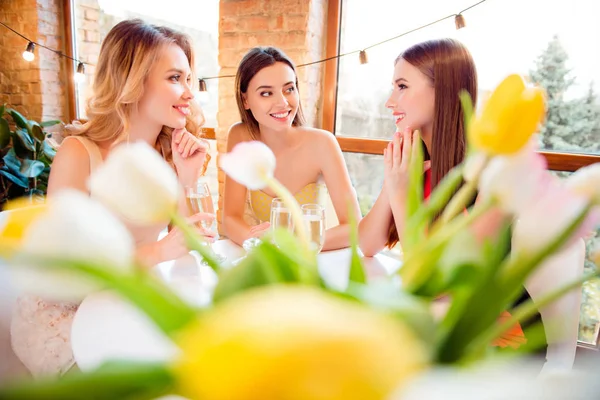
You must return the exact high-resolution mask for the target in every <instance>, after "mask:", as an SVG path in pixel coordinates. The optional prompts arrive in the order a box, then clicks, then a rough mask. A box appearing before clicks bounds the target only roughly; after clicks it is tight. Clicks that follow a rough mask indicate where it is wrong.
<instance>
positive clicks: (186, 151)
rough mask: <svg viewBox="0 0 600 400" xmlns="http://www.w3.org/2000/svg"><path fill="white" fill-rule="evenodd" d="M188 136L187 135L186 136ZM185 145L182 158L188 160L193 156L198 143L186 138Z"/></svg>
mask: <svg viewBox="0 0 600 400" xmlns="http://www.w3.org/2000/svg"><path fill="white" fill-rule="evenodd" d="M186 136H187V135H186ZM185 141H186V143H185V145H184V146H183V151H182V152H181V156H182V157H183V158H188V156H190V155H191V154H192V149H193V147H194V146H195V145H196V142H195V141H194V140H193V139H191V138H190V137H189V136H187V137H186V138H185Z"/></svg>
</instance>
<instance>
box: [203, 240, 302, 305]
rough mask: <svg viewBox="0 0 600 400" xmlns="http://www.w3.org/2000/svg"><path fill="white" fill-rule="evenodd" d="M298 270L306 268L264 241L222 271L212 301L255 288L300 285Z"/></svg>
mask: <svg viewBox="0 0 600 400" xmlns="http://www.w3.org/2000/svg"><path fill="white" fill-rule="evenodd" d="M301 268H306V266H304V265H298V264H297V263H296V262H295V260H293V259H291V258H289V257H288V256H287V255H286V254H285V253H284V252H282V251H281V250H280V249H278V248H277V247H276V246H275V245H273V244H271V243H270V242H267V241H264V242H263V243H262V244H261V245H260V246H258V247H256V248H254V249H253V250H252V252H251V253H250V254H248V255H247V256H246V257H245V258H244V259H243V260H242V261H241V262H240V263H239V264H237V265H235V266H233V267H231V268H229V269H223V270H221V273H220V274H219V282H218V283H217V287H216V288H215V290H214V293H213V302H214V303H218V302H220V301H222V300H224V299H226V298H228V297H231V296H234V295H235V294H237V293H240V292H242V291H245V290H248V289H251V288H254V287H258V286H264V285H271V284H279V283H286V282H287V283H292V282H299V281H300V278H299V276H300V269H301Z"/></svg>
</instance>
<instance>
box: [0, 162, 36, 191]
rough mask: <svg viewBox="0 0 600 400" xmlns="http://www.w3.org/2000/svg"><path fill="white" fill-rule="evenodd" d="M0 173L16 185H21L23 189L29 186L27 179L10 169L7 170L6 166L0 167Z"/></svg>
mask: <svg viewBox="0 0 600 400" xmlns="http://www.w3.org/2000/svg"><path fill="white" fill-rule="evenodd" d="M0 175H2V176H4V177H5V178H6V179H8V180H9V181H11V182H12V183H14V184H15V185H17V186H20V187H22V188H23V189H27V188H29V182H27V179H24V178H23V177H21V176H18V175H15V174H13V173H11V172H10V171H8V168H7V167H6V166H4V167H2V168H0Z"/></svg>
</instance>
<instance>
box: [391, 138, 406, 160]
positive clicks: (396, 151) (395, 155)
mask: <svg viewBox="0 0 600 400" xmlns="http://www.w3.org/2000/svg"><path fill="white" fill-rule="evenodd" d="M404 139H405V138H404V136H402V135H401V134H400V132H396V133H395V134H394V138H393V139H392V143H393V152H392V167H393V168H397V167H399V166H400V165H401V163H402V158H403V157H402V156H403V153H402V150H403V149H405V148H406V143H404V141H405V140H404Z"/></svg>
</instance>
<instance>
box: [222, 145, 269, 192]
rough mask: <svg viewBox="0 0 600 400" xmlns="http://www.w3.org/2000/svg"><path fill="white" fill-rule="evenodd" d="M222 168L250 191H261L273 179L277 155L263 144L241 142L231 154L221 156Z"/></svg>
mask: <svg viewBox="0 0 600 400" xmlns="http://www.w3.org/2000/svg"><path fill="white" fill-rule="evenodd" d="M220 167H221V168H222V169H223V171H225V173H226V174H227V175H229V176H230V177H231V178H232V179H233V180H235V181H236V182H238V183H240V184H242V185H244V186H246V187H247V188H248V189H250V190H260V189H263V188H264V187H266V186H267V183H268V181H269V180H270V179H271V178H273V173H274V172H275V155H274V154H273V152H272V151H271V149H270V148H269V147H268V146H267V145H266V144H264V143H262V142H259V141H252V142H241V143H238V144H237V145H236V146H235V147H234V148H233V150H231V151H230V152H229V153H227V154H223V155H222V156H221V158H220Z"/></svg>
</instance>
